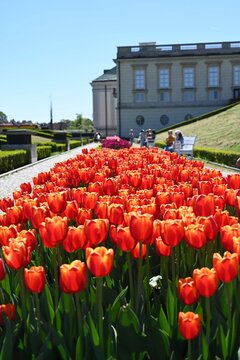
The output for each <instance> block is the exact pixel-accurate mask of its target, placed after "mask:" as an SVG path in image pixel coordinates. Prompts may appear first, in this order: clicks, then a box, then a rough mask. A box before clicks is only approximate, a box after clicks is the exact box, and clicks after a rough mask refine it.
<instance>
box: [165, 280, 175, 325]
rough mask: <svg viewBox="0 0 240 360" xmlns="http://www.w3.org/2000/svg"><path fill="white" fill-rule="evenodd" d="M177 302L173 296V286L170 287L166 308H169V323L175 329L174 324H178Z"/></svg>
mask: <svg viewBox="0 0 240 360" xmlns="http://www.w3.org/2000/svg"><path fill="white" fill-rule="evenodd" d="M175 301H177V299H176V298H174V296H173V293H172V290H171V286H168V290H167V298H166V302H167V303H166V306H167V317H168V322H169V325H170V326H171V327H173V326H174V324H176V309H177V308H176V304H175Z"/></svg>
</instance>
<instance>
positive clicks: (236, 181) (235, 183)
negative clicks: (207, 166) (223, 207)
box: [227, 174, 240, 190]
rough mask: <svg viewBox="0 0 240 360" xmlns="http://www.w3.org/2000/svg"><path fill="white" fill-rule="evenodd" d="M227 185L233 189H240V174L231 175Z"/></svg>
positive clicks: (228, 177)
mask: <svg viewBox="0 0 240 360" xmlns="http://www.w3.org/2000/svg"><path fill="white" fill-rule="evenodd" d="M227 185H228V188H231V189H235V190H237V189H240V174H231V175H228V176H227Z"/></svg>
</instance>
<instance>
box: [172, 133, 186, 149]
mask: <svg viewBox="0 0 240 360" xmlns="http://www.w3.org/2000/svg"><path fill="white" fill-rule="evenodd" d="M175 136H176V139H175V142H174V145H173V148H174V151H176V152H177V150H179V149H181V148H182V147H183V145H184V137H183V134H182V132H181V131H180V130H176V131H175Z"/></svg>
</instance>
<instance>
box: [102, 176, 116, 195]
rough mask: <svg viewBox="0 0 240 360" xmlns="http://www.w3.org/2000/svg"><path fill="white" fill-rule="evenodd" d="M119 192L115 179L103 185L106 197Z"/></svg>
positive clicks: (108, 180)
mask: <svg viewBox="0 0 240 360" xmlns="http://www.w3.org/2000/svg"><path fill="white" fill-rule="evenodd" d="M117 190H118V184H117V181H116V180H115V179H114V178H108V179H106V180H105V181H104V183H103V192H104V194H106V195H115V194H116V193H117Z"/></svg>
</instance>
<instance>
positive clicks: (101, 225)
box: [84, 219, 109, 246]
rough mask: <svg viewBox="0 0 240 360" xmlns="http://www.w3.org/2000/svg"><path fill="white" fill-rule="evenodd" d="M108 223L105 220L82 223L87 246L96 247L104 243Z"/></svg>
mask: <svg viewBox="0 0 240 360" xmlns="http://www.w3.org/2000/svg"><path fill="white" fill-rule="evenodd" d="M108 227H109V221H108V220H107V219H94V220H86V221H85V223H84V229H85V234H86V237H87V241H88V244H89V245H91V246H96V245H98V244H100V243H102V242H104V241H105V240H106V238H107V236H108Z"/></svg>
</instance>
